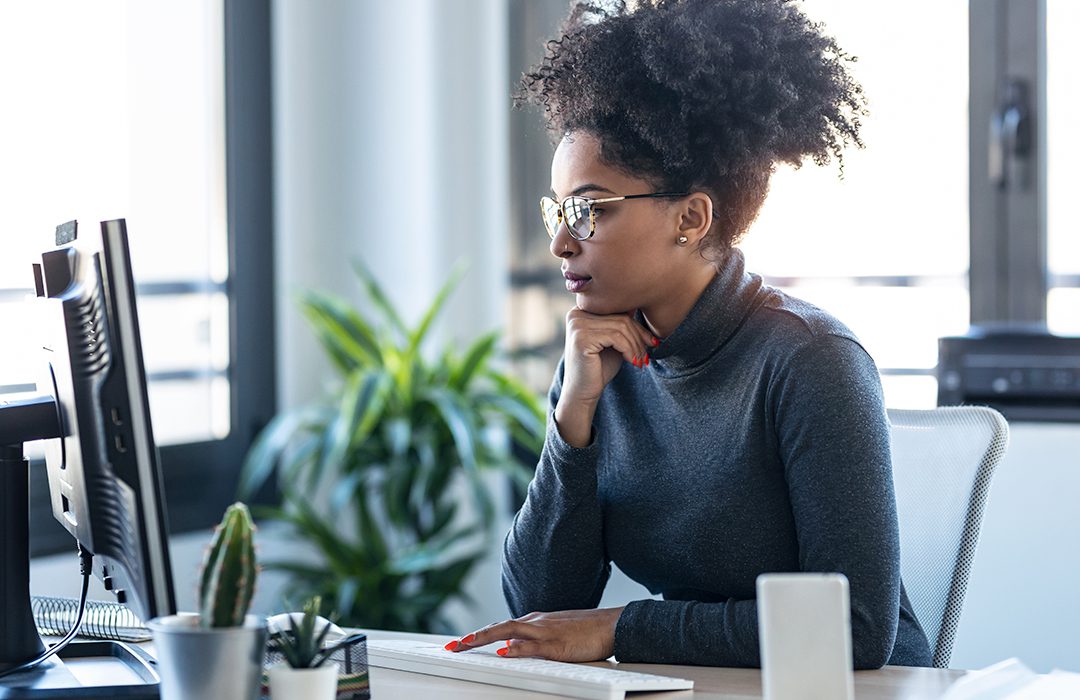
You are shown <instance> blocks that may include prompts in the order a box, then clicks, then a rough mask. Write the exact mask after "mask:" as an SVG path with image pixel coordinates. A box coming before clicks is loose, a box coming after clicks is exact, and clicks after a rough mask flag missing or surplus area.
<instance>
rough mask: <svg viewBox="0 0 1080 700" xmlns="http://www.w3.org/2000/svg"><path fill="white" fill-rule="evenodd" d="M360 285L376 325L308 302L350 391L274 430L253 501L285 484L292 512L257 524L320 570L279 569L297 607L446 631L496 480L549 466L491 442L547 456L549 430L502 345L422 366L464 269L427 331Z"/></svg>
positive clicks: (448, 286) (275, 511) (484, 341)
mask: <svg viewBox="0 0 1080 700" xmlns="http://www.w3.org/2000/svg"><path fill="white" fill-rule="evenodd" d="M356 272H357V276H358V278H359V280H360V284H361V288H362V290H363V291H364V293H365V295H366V296H367V299H368V301H369V302H370V307H369V308H370V309H371V312H370V313H363V312H361V311H360V310H358V309H357V308H354V307H353V306H351V305H349V304H348V303H347V302H345V301H343V300H342V299H340V298H337V297H335V296H332V295H329V294H325V293H322V292H308V293H305V294H303V295H302V296H301V299H300V305H301V310H302V311H303V313H304V315H305V316H306V317H307V319H308V320H309V322H310V323H311V327H312V329H313V331H314V333H315V335H316V337H317V338H318V339H319V341H320V344H321V345H322V347H323V349H324V351H325V352H326V353H327V356H328V357H329V358H330V360H331V361H332V362H333V363H334V367H335V368H336V369H337V371H338V373H339V384H338V386H337V388H336V389H335V390H334V391H332V392H331V393H330V394H328V395H327V396H326V397H325V398H324V399H322V400H320V401H317V402H314V403H313V404H311V405H309V406H305V407H303V408H301V409H297V410H294V411H289V412H286V413H283V414H281V415H280V416H278V417H277V418H275V419H274V420H273V421H272V422H271V423H270V424H269V425H268V426H267V427H266V428H265V430H264V431H263V432H262V433H261V434H260V435H259V437H258V439H257V440H256V441H255V443H254V444H253V446H252V449H251V451H250V452H249V454H248V457H247V459H246V461H245V466H244V470H243V473H242V482H241V488H242V489H243V491H244V493H252V492H254V491H256V490H257V489H258V488H259V487H260V486H261V485H262V484H263V483H265V482H266V481H267V480H268V479H269V478H270V477H271V476H274V475H276V476H277V480H278V484H279V487H280V489H281V492H282V495H283V499H284V502H283V505H282V506H281V507H280V508H272V509H260V510H259V511H258V512H260V513H262V514H263V515H264V517H270V518H273V519H276V520H280V521H282V522H284V523H287V524H288V525H289V527H290V529H291V532H292V534H293V536H295V537H296V538H298V539H300V540H302V541H303V542H305V543H307V544H308V545H309V547H308V549H309V550H310V551H311V552H312V553H313V556H314V557H315V558H316V559H317V561H314V562H308V561H305V562H289V561H277V562H271V563H268V564H266V566H267V568H271V569H279V570H282V571H285V572H288V573H289V574H290V576H291V579H290V584H289V589H290V591H292V592H293V593H295V594H298V597H303V598H310V597H311V596H314V595H320V596H322V598H323V600H326V601H334V604H335V606H336V610H337V611H338V614H339V615H340V616H341V621H342V623H343V624H346V625H353V626H364V627H372V628H385V629H402V630H414V631H436V630H438V628H439V625H440V624H442V623H441V622H440V621H441V618H440V617H439V614H438V611H439V609H440V608H441V607H442V606H443V605H444V604H445V603H446V602H447V601H448V600H450V599H452V598H464V596H463V593H462V590H461V586H462V583H463V581H464V580H465V577H466V576H467V575H468V573H469V572H470V571H471V570H472V567H473V566H474V565H475V563H476V562H477V561H478V560H479V559H480V558H481V557H482V556H484V555H485V554H486V553H487V551H488V549H489V548H490V543H491V539H492V533H491V529H490V524H491V523H492V522H493V518H494V506H493V502H492V497H491V493H490V492H489V488H490V485H489V483H488V481H489V479H487V478H486V477H485V474H487V473H491V470H493V469H495V470H502V471H504V472H506V473H509V474H510V475H511V476H512V478H514V479H516V480H518V481H519V482H521V481H523V480H527V478H528V477H527V475H528V474H529V473H530V472H531V470H532V467H533V466H534V464H535V462H531V463H530V462H518V461H515V459H514V458H513V456H512V454H508V452H507V450H506V449H505V447H500V446H499V445H498V444H497V443H498V441H494V442H493V441H492V440H490V439H485V438H486V437H489V435H490V433H489V431H491V430H503V431H506V432H507V433H508V434H509V436H510V438H511V439H513V440H514V441H516V442H518V443H519V444H521V445H526V446H528V447H529V448H530V449H534V450H535V452H537V453H539V449H540V446H541V444H542V440H543V435H544V418H545V416H544V414H543V412H542V410H541V409H540V402H539V397H537V396H534V395H533V394H532V393H531V392H530V391H529V390H528V389H526V388H525V387H524V386H522V385H521V384H520V383H519V382H517V380H515V379H513V378H512V377H510V376H508V375H504V374H501V373H499V372H497V371H495V370H493V369H492V368H491V366H490V365H491V362H492V358H493V357H494V356H495V353H496V347H497V344H498V338H499V334H498V333H497V332H490V333H486V334H484V335H482V336H480V337H479V338H476V339H475V340H473V341H472V342H471V343H470V344H469V345H468V346H467V347H466V348H465V350H464V352H463V353H460V352H458V351H456V349H455V347H454V346H453V345H452V344H447V345H446V346H444V347H442V348H437V349H436V352H433V353H428V352H421V350H422V348H423V346H424V344H425V342H427V341H428V336H429V334H430V331H431V328H432V327H433V325H434V323H435V321H436V320H437V318H438V316H439V314H440V313H441V311H442V310H443V308H444V307H445V304H446V301H447V299H448V298H449V296H450V295H451V293H452V292H453V290H454V289H455V288H456V286H457V284H458V282H459V281H460V279H461V277H462V274H463V273H462V268H460V267H459V268H455V270H454V271H453V272H452V273H451V274H450V276H449V278H448V280H447V282H446V283H445V284H444V285H443V286H442V288H441V289H440V290H439V291H438V293H437V294H436V295H435V298H434V299H433V300H432V302H431V304H430V305H429V306H428V307H427V309H426V310H425V311H424V312H423V314H422V316H421V318H420V320H419V322H418V323H417V324H416V325H415V326H413V327H410V326H408V325H407V324H406V323H405V321H404V319H403V318H402V316H401V314H400V313H399V312H398V311H397V309H395V308H394V306H393V304H392V303H391V301H390V299H389V298H388V296H387V295H386V293H385V291H384V290H383V289H382V287H380V286H379V284H378V283H377V282H376V281H375V278H374V276H373V275H372V274H371V273H370V271H368V270H367V268H365V267H364V266H363V265H362V264H360V263H357V265H356ZM429 349H430V348H429ZM428 358H435V359H428Z"/></svg>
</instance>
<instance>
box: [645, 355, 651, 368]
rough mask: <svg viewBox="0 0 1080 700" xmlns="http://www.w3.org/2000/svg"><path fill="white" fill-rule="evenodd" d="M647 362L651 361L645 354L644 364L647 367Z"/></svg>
mask: <svg viewBox="0 0 1080 700" xmlns="http://www.w3.org/2000/svg"><path fill="white" fill-rule="evenodd" d="M649 362H651V360H650V359H649V356H648V355H646V356H645V366H646V367H648V366H649Z"/></svg>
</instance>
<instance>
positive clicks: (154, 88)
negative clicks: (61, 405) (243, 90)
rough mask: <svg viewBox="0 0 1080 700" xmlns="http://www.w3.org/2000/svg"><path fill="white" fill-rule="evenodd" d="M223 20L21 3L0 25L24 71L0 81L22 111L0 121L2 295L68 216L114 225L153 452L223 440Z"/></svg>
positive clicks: (30, 350) (17, 374)
mask: <svg viewBox="0 0 1080 700" xmlns="http://www.w3.org/2000/svg"><path fill="white" fill-rule="evenodd" d="M221 11H222V8H221V4H220V3H219V2H195V3H171V4H157V5H154V6H150V5H147V4H145V3H130V4H125V3H121V2H106V3H100V4H97V5H95V6H94V7H92V8H91V7H90V6H87V5H86V4H85V3H66V4H65V5H64V6H63V7H60V8H58V7H56V6H55V5H54V4H51V3H33V4H31V5H29V6H27V7H19V8H18V10H14V9H13V8H11V7H9V8H8V9H7V10H6V12H7V13H8V14H11V15H17V17H15V16H11V17H7V18H4V19H3V20H0V22H2V23H3V25H4V26H5V27H8V31H9V32H10V35H9V36H7V37H5V41H4V42H3V44H2V48H0V51H3V52H4V55H3V57H2V59H0V60H2V61H3V65H9V66H10V65H16V64H17V63H24V64H26V65H33V66H35V69H34V70H32V71H25V72H17V71H12V72H11V74H10V75H11V78H12V80H13V82H14V83H15V85H14V86H13V87H14V92H15V94H19V95H20V96H21V99H20V101H19V102H20V103H21V104H23V105H26V106H27V107H28V108H26V109H22V110H11V111H5V112H4V114H2V115H0V139H2V145H0V150H2V151H3V152H4V153H6V154H8V156H9V157H8V158H7V166H8V167H6V168H5V169H4V171H3V173H2V174H0V177H2V178H3V179H4V180H6V182H3V183H2V185H0V186H2V187H3V190H4V191H5V192H17V193H19V196H18V197H13V198H11V200H10V201H9V203H8V206H7V207H6V213H7V218H8V220H7V222H6V226H7V227H8V231H9V232H10V233H12V234H14V233H16V232H17V237H13V238H14V240H12V241H10V242H9V243H7V244H6V245H5V248H6V249H7V254H6V255H5V256H4V262H3V268H2V270H0V275H2V279H3V280H4V281H5V286H9V285H10V286H9V290H8V292H7V294H6V296H7V297H8V298H9V299H12V298H14V297H15V296H16V294H18V295H19V296H22V295H23V294H28V293H30V292H32V289H29V287H32V281H31V280H32V278H31V276H30V264H31V262H35V261H40V254H41V251H43V250H45V249H46V248H48V247H49V246H51V245H52V239H53V227H54V226H55V225H56V224H59V223H61V222H63V221H66V220H69V219H73V218H76V217H84V216H85V215H88V214H89V215H91V216H95V217H97V218H96V219H86V218H82V219H81V220H80V226H81V228H82V230H83V231H86V230H88V229H89V230H93V229H94V228H95V227H96V226H97V224H98V220H99V219H103V218H113V217H117V216H123V217H124V218H126V219H127V222H128V231H129V232H130V234H131V248H132V259H133V267H134V269H135V273H136V281H137V283H138V284H139V307H140V309H139V311H140V320H141V325H142V330H143V344H144V355H145V358H146V365H147V374H148V375H149V379H150V382H149V392H150V401H151V406H152V411H153V415H154V426H155V433H156V436H157V439H158V441H159V443H160V444H161V445H170V444H177V443H181V442H194V441H202V440H211V439H219V438H222V437H224V436H226V435H228V433H229V428H230V425H229V418H230V416H229V396H228V392H229V385H228V379H227V370H228V356H229V325H228V315H227V313H226V312H225V310H226V309H227V299H226V296H225V283H226V281H227V274H228V253H227V248H226V231H225V226H226V223H225V221H226V219H225V214H226V212H225V172H224V164H225V150H224V130H225V119H224V100H225V91H224V87H223V84H224V66H223V63H224V53H223V52H220V51H219V52H213V51H207V50H206V47H207V46H220V45H221V33H222V20H221ZM58 15H62V16H64V21H61V22H57V21H56V17H57V16H58ZM16 20H18V21H16ZM165 27H168V31H165V30H164V28H165ZM57 47H64V50H61V51H58V50H57ZM146 57H152V58H150V59H149V60H147V58H146ZM166 135H167V136H166ZM20 285H21V286H22V287H23V289H18V287H19V286H20ZM9 303H13V304H17V306H18V308H16V309H13V312H14V313H17V314H22V313H25V310H24V309H23V308H22V305H21V304H18V302H17V301H13V302H9ZM19 340H20V341H21V342H22V344H23V345H24V347H23V348H21V349H17V348H9V349H7V350H6V351H0V352H7V353H10V355H11V359H10V360H9V361H8V362H5V363H2V364H3V365H4V366H5V367H6V373H10V375H11V376H10V378H8V379H6V380H5V381H4V382H3V383H4V384H6V385H8V386H11V385H16V386H21V385H25V384H27V383H33V381H34V378H35V377H36V368H35V363H36V362H37V359H38V356H37V354H36V353H35V352H34V349H35V348H34V345H33V344H34V341H35V340H36V339H35V338H34V337H33V335H32V334H29V333H28V334H23V335H21V336H20V338H19Z"/></svg>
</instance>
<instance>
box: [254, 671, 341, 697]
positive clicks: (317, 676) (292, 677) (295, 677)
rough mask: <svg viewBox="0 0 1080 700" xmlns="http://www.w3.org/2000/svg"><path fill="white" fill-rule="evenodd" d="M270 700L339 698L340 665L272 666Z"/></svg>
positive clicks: (269, 672) (270, 672) (268, 673)
mask: <svg viewBox="0 0 1080 700" xmlns="http://www.w3.org/2000/svg"><path fill="white" fill-rule="evenodd" d="M267 675H269V676H270V700H334V698H336V697H337V681H338V665H337V664H335V663H329V662H328V663H325V664H323V665H322V666H319V667H318V668H293V667H291V666H289V665H288V664H277V665H276V666H271V667H270V670H269V671H268V672H267Z"/></svg>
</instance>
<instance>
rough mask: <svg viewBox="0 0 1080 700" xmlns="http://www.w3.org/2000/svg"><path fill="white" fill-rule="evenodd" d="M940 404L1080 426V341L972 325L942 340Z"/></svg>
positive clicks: (1039, 330)
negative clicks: (979, 407) (976, 406)
mask: <svg viewBox="0 0 1080 700" xmlns="http://www.w3.org/2000/svg"><path fill="white" fill-rule="evenodd" d="M937 379H938V405H939V406H955V405H958V404H979V405H985V406H991V407H993V408H996V409H997V410H998V411H1001V413H1002V415H1004V416H1005V418H1006V419H1008V420H1010V421H1064V422H1080V337H1067V336H1058V335H1052V334H1050V333H1048V332H1047V331H1046V329H1045V328H1041V327H1039V328H1025V327H1013V326H1004V327H1001V328H994V327H977V326H973V327H972V328H971V329H970V330H969V332H968V334H967V335H963V336H957V337H951V338H939V339H938V366H937Z"/></svg>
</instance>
